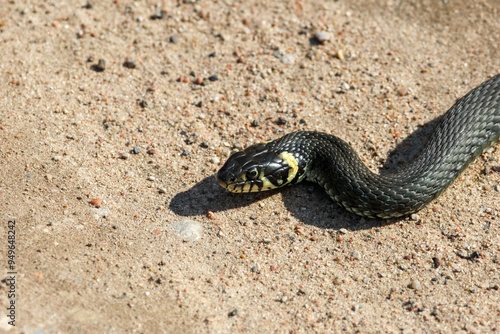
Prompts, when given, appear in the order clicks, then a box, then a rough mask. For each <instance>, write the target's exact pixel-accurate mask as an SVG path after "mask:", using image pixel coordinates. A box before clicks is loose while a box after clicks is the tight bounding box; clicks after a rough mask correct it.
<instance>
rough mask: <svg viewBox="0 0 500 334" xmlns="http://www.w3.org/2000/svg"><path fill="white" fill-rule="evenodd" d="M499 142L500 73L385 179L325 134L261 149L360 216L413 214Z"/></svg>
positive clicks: (288, 138)
mask: <svg viewBox="0 0 500 334" xmlns="http://www.w3.org/2000/svg"><path fill="white" fill-rule="evenodd" d="M499 137H500V74H499V75H496V76H494V77H493V78H491V79H490V80H488V81H486V82H484V83H483V84H481V85H480V86H478V87H476V88H475V89H473V90H472V91H470V92H469V93H468V94H467V95H465V96H464V97H462V98H461V99H460V100H459V101H457V102H456V103H455V104H454V105H453V107H451V108H450V109H449V110H448V111H447V112H446V114H445V115H444V116H443V118H442V120H441V122H440V124H439V125H438V126H437V127H436V129H435V131H434V132H433V133H432V135H431V137H430V139H429V141H428V142H427V143H426V144H425V146H424V147H423V149H422V150H421V151H420V153H419V154H418V155H417V156H416V157H415V159H414V160H413V161H412V162H411V163H408V164H406V165H405V166H403V167H402V168H400V169H399V170H397V171H394V172H392V173H390V174H384V175H379V174H375V173H373V172H371V171H370V170H369V169H368V168H367V167H366V166H365V165H364V164H363V162H362V161H361V160H360V158H359V157H358V155H357V154H356V152H355V151H354V150H353V149H352V148H351V147H350V146H349V145H348V144H347V143H346V142H344V141H342V140H341V139H339V138H337V137H335V136H333V135H329V134H326V133H319V132H310V131H300V132H294V133H290V134H288V135H285V136H283V137H282V138H280V139H277V140H275V141H272V142H270V143H268V144H267V145H266V147H267V149H268V150H269V151H274V152H288V153H291V154H292V155H293V156H294V157H295V158H296V160H297V161H298V164H299V166H300V168H302V169H303V170H302V172H303V173H304V177H301V178H300V179H299V180H296V181H295V182H297V181H300V180H302V178H305V179H306V180H309V181H312V182H316V183H318V184H319V185H321V186H322V187H323V188H324V189H325V191H326V192H327V193H328V195H329V196H330V197H331V198H332V199H333V200H334V201H335V202H336V203H338V204H339V205H340V206H342V207H344V208H346V209H347V210H349V211H351V212H353V213H356V214H358V215H361V216H365V217H372V218H374V217H378V218H384V219H386V218H393V217H399V216H403V215H407V214H410V213H413V212H416V211H418V210H420V209H421V208H423V207H424V206H425V205H426V204H427V203H429V202H430V201H431V200H433V199H434V198H436V197H437V196H439V195H440V194H441V193H442V192H443V191H444V190H445V189H446V188H447V187H448V186H449V185H450V184H451V183H452V182H453V181H454V180H455V179H456V178H457V176H458V175H459V174H460V173H461V172H462V171H463V170H464V169H465V168H466V167H467V166H468V165H469V164H470V163H471V162H472V161H473V160H474V159H475V158H476V157H478V156H479V155H480V154H482V153H484V152H485V150H486V149H487V148H488V147H490V146H491V145H494V144H495V143H496V142H497V141H498V140H499Z"/></svg>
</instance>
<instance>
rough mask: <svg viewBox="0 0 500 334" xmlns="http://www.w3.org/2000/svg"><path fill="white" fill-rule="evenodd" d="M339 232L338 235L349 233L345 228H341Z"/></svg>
mask: <svg viewBox="0 0 500 334" xmlns="http://www.w3.org/2000/svg"><path fill="white" fill-rule="evenodd" d="M339 232H340V233H342V234H347V233H349V231H347V229H345V228H341V229H340V230H339Z"/></svg>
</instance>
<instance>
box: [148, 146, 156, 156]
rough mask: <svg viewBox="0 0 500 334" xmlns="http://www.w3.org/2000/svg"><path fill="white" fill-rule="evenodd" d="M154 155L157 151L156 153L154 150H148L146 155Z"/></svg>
mask: <svg viewBox="0 0 500 334" xmlns="http://www.w3.org/2000/svg"><path fill="white" fill-rule="evenodd" d="M156 153H157V151H156V150H155V149H154V148H150V149H149V150H148V154H149V155H155V154H156Z"/></svg>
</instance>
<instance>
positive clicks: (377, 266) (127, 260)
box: [0, 0, 500, 334]
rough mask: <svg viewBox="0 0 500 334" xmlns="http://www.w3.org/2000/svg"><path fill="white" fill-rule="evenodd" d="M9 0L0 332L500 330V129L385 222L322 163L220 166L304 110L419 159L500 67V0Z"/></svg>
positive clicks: (2, 107)
mask: <svg viewBox="0 0 500 334" xmlns="http://www.w3.org/2000/svg"><path fill="white" fill-rule="evenodd" d="M0 7H1V9H0V141H1V145H0V199H1V200H0V219H1V226H2V234H1V235H2V241H1V246H0V254H1V255H2V256H1V276H2V278H5V279H4V280H3V281H2V282H3V284H1V285H0V305H1V306H2V310H4V311H2V312H0V320H1V322H0V331H2V332H3V331H9V333H19V332H22V333H37V334H43V333H176V332H177V333H179V332H182V333H236V332H255V333H272V332H276V333H312V332H318V333H329V332H332V333H338V332H346V333H381V332H383V333H462V332H463V333H465V332H470V333H496V332H498V331H499V329H500V291H499V284H500V264H499V263H500V255H499V254H500V246H499V245H500V224H499V222H500V187H499V184H500V172H498V169H499V168H498V167H499V166H500V152H499V146H498V145H497V146H496V147H494V148H492V149H490V150H489V151H488V152H487V153H486V154H484V155H483V156H481V157H480V158H478V159H477V160H476V161H475V162H474V163H473V164H472V165H471V166H470V167H469V168H468V169H467V170H466V171H465V173H464V174H463V175H462V176H461V177H460V179H459V180H457V182H455V183H454V184H453V185H452V186H451V187H450V188H449V189H448V190H447V191H446V192H445V193H444V194H443V195H442V196H441V197H440V198H438V199H437V200H435V201H434V202H432V203H431V204H430V205H429V206H428V207H427V208H425V209H424V210H422V211H420V212H419V213H418V215H416V216H413V217H406V218H404V219H399V220H393V221H388V222H384V221H381V220H371V219H362V218H360V217H357V216H355V215H353V214H351V213H348V212H346V211H345V210H343V209H341V208H339V207H337V206H336V205H335V204H333V203H332V202H331V200H330V199H329V198H328V197H327V196H326V195H325V194H324V192H323V191H322V190H321V189H320V188H319V187H318V186H315V185H313V184H301V185H298V186H295V187H289V188H286V189H283V190H282V191H273V192H269V193H261V194H248V195H234V194H230V193H228V192H226V191H225V190H224V189H222V188H221V187H220V186H219V185H217V183H216V182H215V179H214V177H213V175H214V173H215V172H216V171H217V170H218V169H219V168H220V166H221V165H222V164H223V162H224V161H225V159H227V157H228V155H229V154H230V153H232V152H233V151H235V150H238V149H242V148H244V147H245V146H247V145H249V144H251V143H255V142H259V141H261V140H265V139H269V138H277V137H280V136H281V135H283V134H285V133H288V132H291V131H295V130H317V131H324V132H329V133H332V134H335V135H337V136H339V137H341V138H342V139H344V140H346V141H348V142H349V143H350V144H351V145H352V146H353V147H354V148H355V150H356V151H357V152H359V154H360V156H361V158H362V159H363V160H364V161H365V162H366V164H367V165H368V166H369V167H370V168H371V169H372V170H373V171H377V170H378V169H379V168H389V169H390V168H397V167H398V166H400V165H401V164H404V163H406V162H407V161H408V160H409V159H411V157H412V156H413V154H414V152H415V151H418V148H419V147H420V146H421V144H422V142H424V141H425V138H427V136H428V134H429V132H430V131H431V130H432V125H433V124H435V123H433V122H432V120H433V119H435V118H436V117H438V116H439V115H441V114H443V113H444V112H445V111H446V110H447V109H448V108H449V107H451V105H452V104H453V103H454V102H455V101H456V100H457V99H458V98H459V97H461V96H463V95H464V94H465V93H467V92H468V91H469V90H470V89H472V88H474V87H476V86H477V85H478V84H480V83H481V82H483V81H485V80H486V79H488V78H490V77H491V76H493V75H495V74H497V73H498V72H499V71H500V51H499V41H500V20H499V19H498V18H499V16H500V2H499V1H496V0H485V1H468V0H448V1H442V0H441V1H434V0H422V1H416V0H415V1H397V0H386V1H373V0H372V1H368V0H361V1H347V0H339V1H320V0H314V1H273V0H270V1H236V2H233V1H229V0H214V1H191V0H184V1H181V0H178V1H163V2H161V1H130V0H115V1H93V2H92V3H90V4H89V5H86V2H85V1H48V2H47V1H41V0H33V1H7V0H3V1H1V5H0ZM318 32H323V36H325V37H326V38H327V40H325V41H324V42H323V43H318V41H317V40H316V39H314V38H313V36H314V35H315V34H316V33H318ZM101 59H102V60H103V61H100V60H101ZM485 172H486V173H485ZM9 221H15V222H16V224H15V227H13V229H11V230H14V231H15V247H16V248H15V256H14V257H12V258H11V260H13V261H14V262H12V263H11V264H12V265H13V268H9V265H8V260H9V258H8V256H7V255H8V253H7V250H8V246H9V243H8V230H9V228H8V226H9V225H8V222H9ZM184 221H190V222H188V223H186V222H184ZM11 244H12V243H11ZM12 270H14V271H15V272H16V274H15V286H14V287H15V293H16V296H15V298H11V299H9V298H8V295H9V290H10V288H11V285H10V284H8V282H10V281H7V280H6V278H9V277H10V274H8V272H9V271H12ZM11 300H14V302H15V315H16V317H15V320H16V322H15V324H16V326H15V327H12V326H9V325H8V324H7V320H9V319H8V318H7V317H6V315H7V312H8V311H7V310H6V308H7V307H8V306H9V305H10V304H9V303H10V301H11Z"/></svg>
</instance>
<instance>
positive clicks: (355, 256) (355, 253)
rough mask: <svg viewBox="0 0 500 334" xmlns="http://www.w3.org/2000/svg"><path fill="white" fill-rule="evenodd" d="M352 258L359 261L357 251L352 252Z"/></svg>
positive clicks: (359, 256)
mask: <svg viewBox="0 0 500 334" xmlns="http://www.w3.org/2000/svg"><path fill="white" fill-rule="evenodd" d="M352 258H353V259H354V260H359V259H360V258H361V255H360V254H359V252H358V251H354V252H352Z"/></svg>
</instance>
